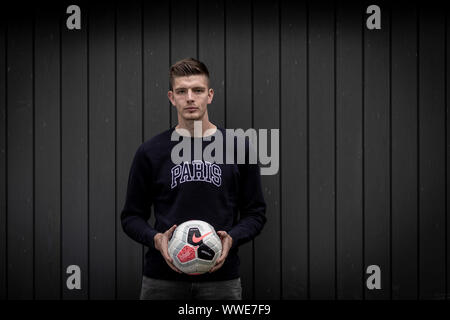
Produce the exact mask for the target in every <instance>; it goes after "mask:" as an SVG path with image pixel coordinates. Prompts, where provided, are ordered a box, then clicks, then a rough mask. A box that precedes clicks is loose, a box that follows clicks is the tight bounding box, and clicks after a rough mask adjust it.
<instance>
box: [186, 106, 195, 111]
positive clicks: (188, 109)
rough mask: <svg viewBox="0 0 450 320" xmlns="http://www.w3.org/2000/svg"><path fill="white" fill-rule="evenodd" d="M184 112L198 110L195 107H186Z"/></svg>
mask: <svg viewBox="0 0 450 320" xmlns="http://www.w3.org/2000/svg"><path fill="white" fill-rule="evenodd" d="M185 110H187V111H195V110H198V108H197V107H187V108H185Z"/></svg>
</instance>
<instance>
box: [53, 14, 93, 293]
mask: <svg viewBox="0 0 450 320" xmlns="http://www.w3.org/2000/svg"><path fill="white" fill-rule="evenodd" d="M65 9H66V8H63V10H65ZM64 12H65V11H64ZM81 14H82V15H81V19H82V20H81V22H82V24H81V29H80V30H76V29H74V30H69V29H68V28H67V27H66V19H65V18H66V17H68V15H66V14H65V15H63V19H62V21H61V26H60V27H61V28H62V29H61V31H62V40H61V46H62V49H61V50H62V52H61V54H62V56H61V63H62V64H61V77H62V78H61V103H62V105H61V139H62V140H61V153H62V155H61V156H62V168H61V169H62V173H61V174H62V176H61V184H62V190H61V194H62V203H61V204H62V212H61V214H62V217H61V219H62V230H61V232H62V244H61V245H62V285H63V298H64V299H87V298H88V283H89V269H88V263H89V262H88V258H89V255H88V219H89V218H88V127H87V116H88V61H87V58H88V55H87V54H88V52H87V51H88V42H87V30H88V20H87V14H88V10H87V8H86V7H83V10H82V12H81ZM70 265H77V266H79V267H80V269H81V289H80V290H69V289H68V288H67V286H66V279H67V278H68V276H69V274H66V270H67V267H68V266H70Z"/></svg>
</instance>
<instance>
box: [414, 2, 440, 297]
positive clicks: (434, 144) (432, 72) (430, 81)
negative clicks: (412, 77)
mask: <svg viewBox="0 0 450 320" xmlns="http://www.w3.org/2000/svg"><path fill="white" fill-rule="evenodd" d="M419 13H420V22H419V23H420V27H419V101H418V103H419V188H420V189H419V195H420V200H419V294H420V296H419V297H420V298H424V299H442V298H443V294H444V293H445V281H444V279H445V273H446V270H445V254H446V252H445V214H446V213H445V139H444V138H445V87H444V84H445V70H444V68H443V66H444V63H445V56H444V54H445V16H444V9H443V8H440V7H437V6H433V7H426V8H422V7H421V8H420V10H419Z"/></svg>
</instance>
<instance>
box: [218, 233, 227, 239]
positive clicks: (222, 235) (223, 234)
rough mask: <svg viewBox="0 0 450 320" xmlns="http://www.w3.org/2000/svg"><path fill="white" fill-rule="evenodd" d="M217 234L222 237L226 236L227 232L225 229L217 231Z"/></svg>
mask: <svg viewBox="0 0 450 320" xmlns="http://www.w3.org/2000/svg"><path fill="white" fill-rule="evenodd" d="M217 234H218V235H219V237H220V238H221V239H222V238H224V237H226V235H227V233H226V232H225V231H217Z"/></svg>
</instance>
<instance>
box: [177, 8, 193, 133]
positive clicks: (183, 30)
mask: <svg viewBox="0 0 450 320" xmlns="http://www.w3.org/2000/svg"><path fill="white" fill-rule="evenodd" d="M198 1H199V0H196V1H181V0H171V2H170V14H171V17H170V63H171V64H173V63H175V62H176V61H178V60H181V59H184V58H198ZM171 108H172V113H171V117H172V118H171V126H175V125H176V124H177V123H178V116H177V109H176V108H175V107H174V106H172V107H171Z"/></svg>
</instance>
